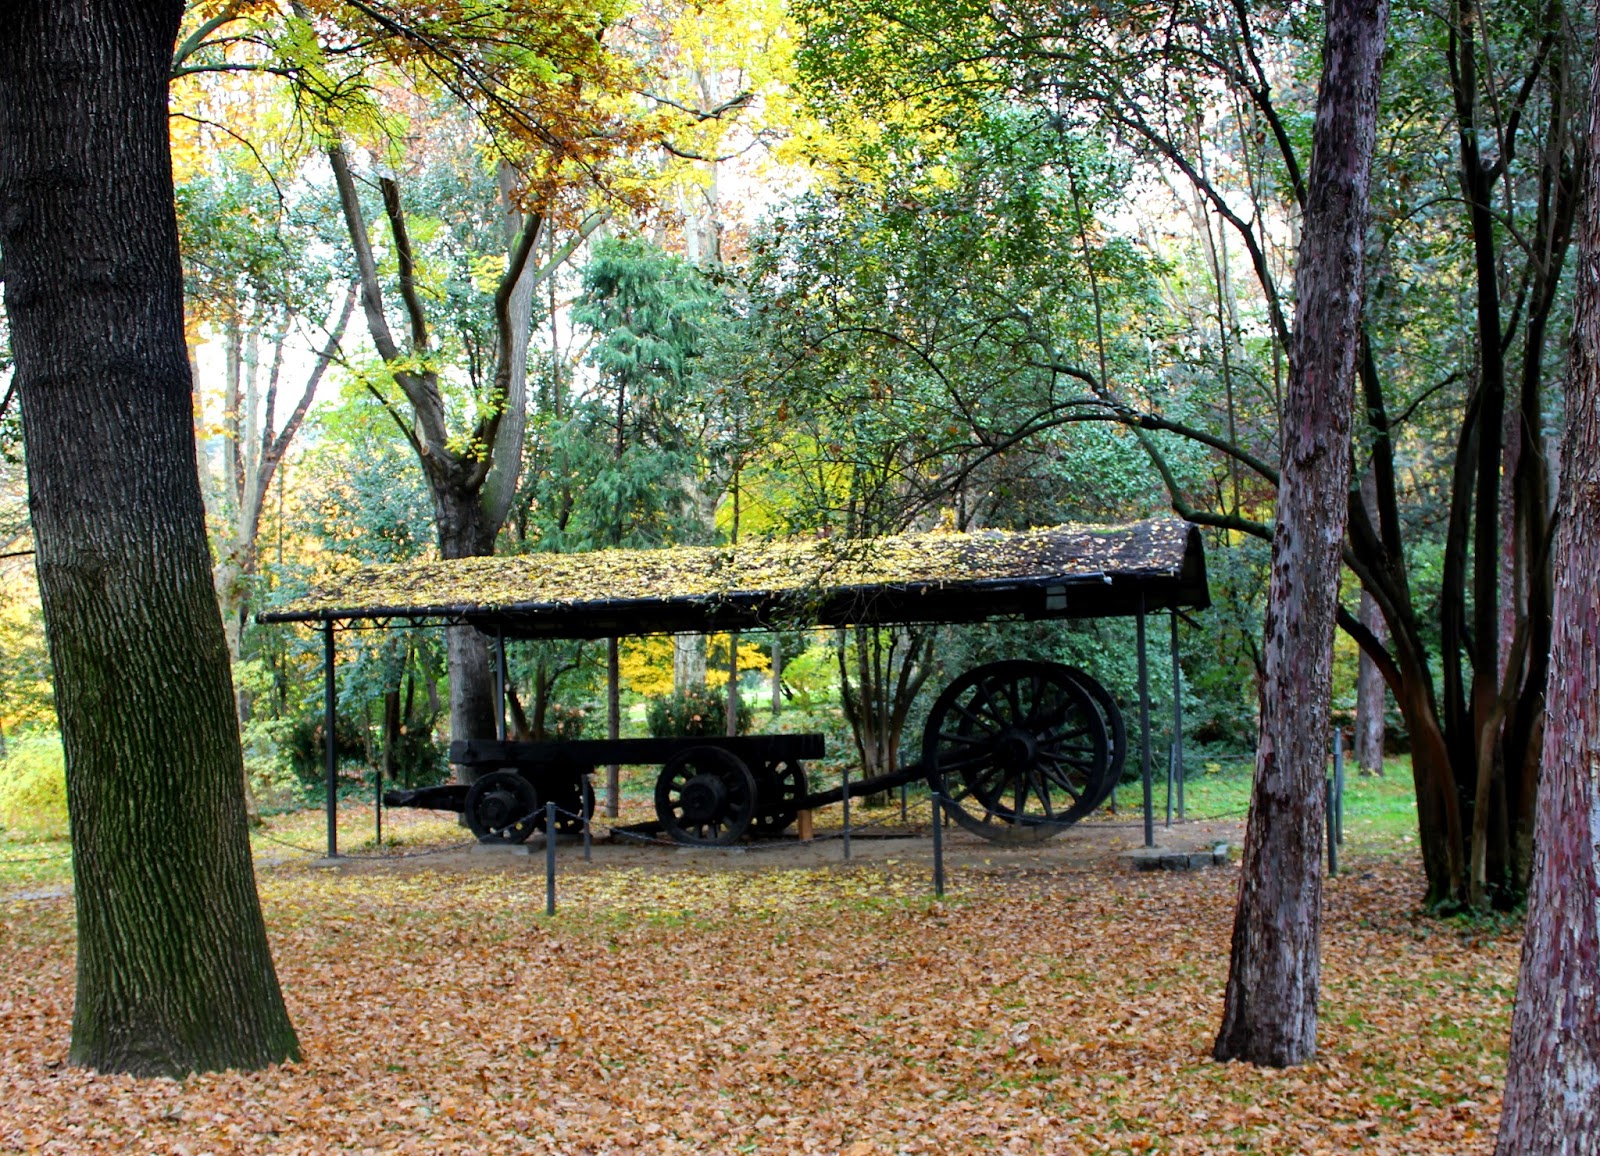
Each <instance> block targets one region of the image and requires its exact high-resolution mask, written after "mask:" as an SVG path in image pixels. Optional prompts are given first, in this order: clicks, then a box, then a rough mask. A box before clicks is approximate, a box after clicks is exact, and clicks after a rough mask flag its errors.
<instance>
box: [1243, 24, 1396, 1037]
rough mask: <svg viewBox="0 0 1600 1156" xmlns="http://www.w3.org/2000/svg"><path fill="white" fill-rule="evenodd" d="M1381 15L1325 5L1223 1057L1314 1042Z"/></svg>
mask: <svg viewBox="0 0 1600 1156" xmlns="http://www.w3.org/2000/svg"><path fill="white" fill-rule="evenodd" d="M1388 15H1389V12H1388V5H1387V4H1386V3H1385V2H1384V0H1333V2H1332V3H1329V4H1328V6H1327V31H1326V34H1325V39H1324V42H1323V52H1322V61H1323V71H1322V84H1321V89H1320V91H1319V93H1318V98H1317V120H1316V125H1315V128H1314V129H1313V138H1312V139H1313V144H1312V148H1313V155H1312V166H1311V173H1310V179H1309V185H1308V195H1307V204H1306V212H1305V221H1304V229H1303V233H1302V241H1301V246H1300V259H1299V265H1298V269H1297V288H1298V298H1299V299H1298V305H1297V314H1296V318H1295V331H1294V350H1293V356H1292V358H1291V361H1290V370H1289V391H1288V395H1287V397H1286V398H1285V406H1286V410H1285V413H1284V423H1283V429H1284V434H1283V436H1284V448H1283V475H1282V482H1281V484H1280V486H1279V488H1278V507H1277V527H1276V532H1275V533H1274V536H1273V543H1272V584H1271V589H1270V593H1269V596H1268V602H1267V623H1266V630H1265V636H1266V662H1267V693H1266V695H1265V699H1264V709H1263V711H1262V718H1261V741H1260V746H1259V748H1258V751H1257V755H1256V771H1255V788H1254V792H1253V795H1252V798H1251V805H1250V818H1249V822H1248V824H1247V827H1246V831H1245V841H1244V862H1243V872H1242V877H1241V880H1240V887H1239V906H1238V911H1237V914H1236V915H1235V919H1234V925H1233V951H1232V959H1231V962H1230V967H1229V971H1228V987H1227V994H1226V1003H1225V1007H1224V1012H1223V1022H1222V1028H1221V1031H1220V1032H1219V1033H1218V1036H1217V1041H1216V1046H1215V1048H1214V1049H1213V1054H1214V1055H1215V1056H1216V1058H1217V1059H1219V1060H1233V1059H1239V1060H1248V1061H1250V1062H1252V1063H1257V1064H1266V1065H1270V1066H1273V1067H1283V1066H1287V1065H1289V1064H1297V1063H1302V1062H1304V1061H1305V1060H1307V1059H1310V1058H1311V1056H1313V1055H1314V1054H1315V1052H1316V1040H1317V990H1318V982H1319V969H1320V959H1319V956H1318V951H1319V936H1320V930H1321V919H1320V916H1321V912H1320V905H1321V900H1322V854H1321V852H1322V838H1321V835H1322V799H1323V787H1322V778H1323V767H1324V765H1325V752H1326V739H1327V734H1328V705H1329V699H1330V694H1331V689H1332V688H1331V682H1330V679H1331V668H1332V660H1333V628H1334V620H1335V617H1336V612H1337V609H1338V593H1339V565H1340V545H1341V542H1342V540H1343V538H1344V530H1345V521H1346V518H1347V516H1348V512H1349V504H1348V498H1347V495H1348V493H1349V486H1350V410H1351V403H1352V401H1353V398H1354V386H1355V375H1356V356H1357V353H1358V350H1359V345H1360V330H1359V324H1360V317H1361V289H1362V257H1363V250H1364V231H1365V222H1366V208H1367V182H1368V175H1369V172H1370V169H1371V163H1372V150H1373V140H1374V138H1375V135H1376V126H1377V103H1378V76H1379V69H1380V67H1381V63H1382V59H1383V40H1384V31H1385V28H1386V26H1387V23H1388Z"/></svg>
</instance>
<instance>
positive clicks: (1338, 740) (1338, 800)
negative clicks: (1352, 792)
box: [1333, 730, 1344, 847]
mask: <svg viewBox="0 0 1600 1156" xmlns="http://www.w3.org/2000/svg"><path fill="white" fill-rule="evenodd" d="M1333 841H1334V842H1335V843H1337V844H1339V845H1340V846H1341V847H1342V846H1344V731H1342V730H1336V731H1334V732H1333Z"/></svg>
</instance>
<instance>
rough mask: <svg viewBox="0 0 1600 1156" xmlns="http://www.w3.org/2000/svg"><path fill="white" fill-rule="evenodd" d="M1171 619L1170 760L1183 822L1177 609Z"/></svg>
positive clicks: (1180, 677) (1180, 671)
mask: <svg viewBox="0 0 1600 1156" xmlns="http://www.w3.org/2000/svg"><path fill="white" fill-rule="evenodd" d="M1168 617H1170V618H1171V619H1172V761H1173V764H1174V765H1173V768H1172V772H1173V777H1174V778H1176V779H1177V780H1178V822H1180V823H1181V822H1183V820H1184V812H1183V667H1182V666H1181V665H1179V663H1178V611H1177V609H1176V608H1174V609H1173V611H1172V613H1171V614H1170V615H1169V616H1168Z"/></svg>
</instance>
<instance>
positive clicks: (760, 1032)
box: [0, 821, 1518, 1154]
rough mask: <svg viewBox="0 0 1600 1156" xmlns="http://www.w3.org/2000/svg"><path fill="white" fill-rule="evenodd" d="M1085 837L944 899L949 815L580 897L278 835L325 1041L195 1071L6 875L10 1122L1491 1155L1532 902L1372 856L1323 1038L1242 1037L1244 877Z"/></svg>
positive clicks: (581, 887)
mask: <svg viewBox="0 0 1600 1156" xmlns="http://www.w3.org/2000/svg"><path fill="white" fill-rule="evenodd" d="M435 822H436V821H435ZM1079 834H1080V833H1079V832H1068V833H1067V834H1066V835H1064V836H1063V837H1062V838H1061V839H1058V840H1056V841H1054V843H1053V844H1051V845H1050V846H1051V848H1053V849H1052V850H1049V851H1046V852H1041V853H1038V854H1035V855H1031V856H1019V857H1010V858H1007V857H1003V856H1002V857H996V856H994V855H990V854H988V853H987V852H986V851H985V850H984V847H983V846H981V845H976V844H973V843H967V844H959V843H957V844H956V845H955V846H954V847H953V856H952V860H953V868H954V869H953V871H952V879H951V883H952V886H951V891H950V893H949V895H948V896H947V898H946V899H945V900H944V901H943V902H939V901H936V900H934V899H933V897H932V896H931V895H930V894H929V890H928V877H927V873H926V863H925V858H924V856H925V852H926V847H925V844H921V843H903V844H901V843H888V842H883V841H880V842H879V843H878V844H876V845H873V846H872V847H871V848H870V855H869V857H868V858H866V859H865V860H863V859H858V860H856V861H855V862H853V863H851V864H844V863H841V862H838V861H837V856H836V854H835V852H834V850H833V849H828V850H825V851H822V852H818V853H817V854H816V858H815V862H814V863H813V865H811V866H803V865H795V866H775V865H773V864H775V863H778V862H780V861H782V862H787V860H779V859H777V858H770V857H763V856H761V855H757V854H748V855H742V856H729V855H724V854H684V853H680V852H674V851H670V850H662V849H657V848H642V849H635V850H634V851H632V852H631V853H630V854H628V855H626V856H619V855H616V854H600V855H597V857H596V859H595V862H594V863H593V864H590V865H588V866H585V865H583V864H582V863H581V862H580V861H578V856H577V854H576V853H575V851H574V850H573V849H571V848H567V847H563V848H562V849H561V855H562V860H563V873H562V875H561V878H560V884H561V891H560V900H561V909H560V912H559V913H558V915H557V916H556V917H555V919H553V920H551V919H547V918H545V917H544V915H543V904H544V880H543V875H542V858H541V857H539V856H537V855H535V856H533V857H531V858H527V859H513V858H504V857H493V856H468V855H450V854H445V855H438V856H432V857H429V856H422V857H418V858H412V859H407V860H400V861H395V862H391V863H370V862H369V863H366V864H360V865H357V866H354V867H352V868H350V869H347V870H343V871H339V870H335V871H328V870H318V869H315V868H312V867H310V866H309V865H307V861H306V859H305V857H291V858H290V859H289V860H287V861H283V862H279V863H275V864H272V863H267V864H264V865H263V867H262V873H261V892H262V899H263V903H264V906H265V909H266V912H267V918H268V921H269V925H270V927H271V931H272V934H273V945H274V949H275V952H276V957H277V961H278V968H279V973H280V976H281V977H282V980H283V985H284V990H285V994H286V996H287V998H288V1001H289V1004H290V1008H291V1011H292V1014H293V1016H294V1019H295V1022H296V1024H297V1026H298V1028H299V1031H300V1036H301V1040H302V1043H303V1045H304V1047H305V1052H306V1058H305V1060H304V1062H302V1063H299V1064H295V1065H288V1066H284V1067H281V1068H278V1069H275V1070H272V1071H267V1072H260V1073H253V1074H237V1073H225V1074H213V1075H203V1076H196V1077H192V1078H190V1079H188V1080H185V1081H181V1082H178V1081H166V1080H133V1079H129V1078H124V1077H107V1076H97V1075H93V1074H90V1073H86V1072H83V1071H78V1070H74V1069H72V1068H70V1067H67V1066H65V1065H64V1064H63V1059H64V1057H65V1054H66V1047H67V1039H68V1031H69V1026H70V1013H71V998H72V963H73V944H72V909H71V900H70V897H69V896H66V895H61V896H58V897H54V898H50V897H45V898H38V899H32V900H27V901H15V900H13V901H5V900H0V919H3V925H0V965H3V966H4V968H5V971H6V974H7V977H8V978H7V985H6V988H5V990H4V993H3V995H0V1105H3V1107H0V1151H27V1152H32V1151H39V1152H60V1153H81V1152H112V1151H117V1152H123V1151H128V1152H161V1153H191V1154H199V1153H206V1152H215V1153H222V1152H296V1153H299V1152H304V1153H317V1152H344V1151H349V1152H426V1153H435V1152H482V1151H504V1152H524V1151H526V1152H562V1153H568V1152H572V1153H582V1152H771V1153H787V1152H811V1151H814V1152H830V1153H832V1152H850V1153H877V1152H885V1153H891V1152H968V1151H972V1152H981V1151H1030V1152H1031V1151H1047V1152H1098V1151H1112V1152H1173V1153H1178V1152H1184V1153H1200V1152H1284V1153H1289V1152H1294V1153H1300V1152H1363V1153H1382V1152H1395V1153H1418V1152H1441V1153H1469V1152H1474V1151H1487V1150H1488V1148H1489V1146H1490V1143H1491V1139H1492V1135H1493V1129H1494V1127H1495V1124H1496V1119H1497V1114H1498V1110H1499V1091H1498V1089H1499V1087H1500V1085H1501V1082H1502V1079H1503V1072H1504V1044H1505V1039H1506V1035H1507V1030H1508V1016H1509V1009H1510V1001H1511V995H1512V985H1513V982H1514V979H1515V974H1516V963H1517V959H1516V952H1517V946H1518V942H1517V937H1516V934H1515V932H1514V931H1513V930H1510V929H1507V928H1502V927H1498V926H1485V925H1467V926H1463V925H1461V924H1459V923H1442V922H1438V921H1434V920H1430V919H1427V918H1424V917H1421V916H1419V915H1416V914H1415V913H1414V908H1415V901H1416V897H1417V893H1418V889H1419V882H1418V870H1417V868H1416V866H1415V864H1414V863H1413V862H1412V861H1411V860H1410V859H1409V858H1407V857H1405V856H1403V855H1399V856H1396V855H1387V856H1386V855H1379V854H1377V853H1371V854H1358V855H1357V859H1356V862H1355V863H1353V864H1352V865H1351V866H1352V868H1353V869H1352V870H1351V871H1350V872H1348V873H1347V874H1344V875H1342V876H1340V877H1339V878H1337V879H1334V880H1332V881H1330V882H1329V884H1328V888H1327V921H1326V923H1325V930H1324V967H1323V977H1324V980H1323V1008H1322V1031H1321V1050H1320V1054H1319V1058H1318V1060H1317V1061H1316V1062H1315V1063H1314V1064H1311V1065H1309V1066H1306V1067H1303V1068H1300V1069H1296V1070H1292V1071H1287V1072H1270V1071H1256V1070H1252V1069H1250V1068H1247V1067H1243V1066H1239V1065H1229V1066H1221V1065H1217V1064H1214V1063H1212V1062H1211V1061H1210V1060H1209V1059H1208V1058H1207V1054H1208V1050H1209V1047H1210V1043H1211V1039H1212V1036H1213V1034H1214V1032H1215V1029H1216V1023H1217V1016H1218V1013H1219V1008H1220V1002H1221V992H1222V985H1223V980H1224V977H1225V974H1226V967H1227V942H1228V931H1229V920H1230V916H1231V910H1232V902H1233V890H1234V886H1235V883H1236V878H1237V876H1236V871H1235V870H1234V869H1226V868H1224V869H1214V870H1208V871H1198V872H1193V873H1183V874H1154V875H1152V874H1132V873H1130V872H1128V871H1127V870H1126V869H1124V868H1122V867H1121V866H1120V865H1119V863H1118V861H1117V858H1116V855H1115V853H1114V851H1113V850H1111V849H1110V848H1109V843H1107V842H1106V837H1107V834H1108V833H1106V832H1102V833H1101V834H1100V836H1099V837H1100V838H1101V840H1102V845H1101V846H1100V848H1099V850H1097V851H1096V852H1095V853H1092V854H1086V853H1074V852H1072V851H1071V850H1070V848H1071V847H1072V846H1073V844H1071V843H1069V841H1070V840H1074V839H1076V838H1078V836H1079ZM1122 834H1124V835H1127V836H1129V837H1130V839H1129V841H1132V838H1134V837H1136V835H1137V833H1136V832H1131V831H1125V832H1122ZM1112 841H1115V840H1112ZM835 846H836V845H835ZM1080 846H1088V844H1082V845H1080Z"/></svg>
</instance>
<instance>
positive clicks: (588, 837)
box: [578, 791, 594, 863]
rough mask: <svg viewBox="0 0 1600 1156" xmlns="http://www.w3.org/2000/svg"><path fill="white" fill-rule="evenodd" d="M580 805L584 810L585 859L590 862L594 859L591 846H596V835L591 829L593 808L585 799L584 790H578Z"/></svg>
mask: <svg viewBox="0 0 1600 1156" xmlns="http://www.w3.org/2000/svg"><path fill="white" fill-rule="evenodd" d="M578 807H579V808H580V809H581V810H582V811H583V861H584V862H585V863H589V862H592V861H593V860H594V855H593V854H592V853H591V851H590V848H591V847H593V846H594V836H593V835H592V834H590V831H589V823H590V820H591V819H592V818H593V808H591V807H590V806H589V804H588V803H587V802H586V801H585V800H584V797H583V792H582V791H579V792H578Z"/></svg>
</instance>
